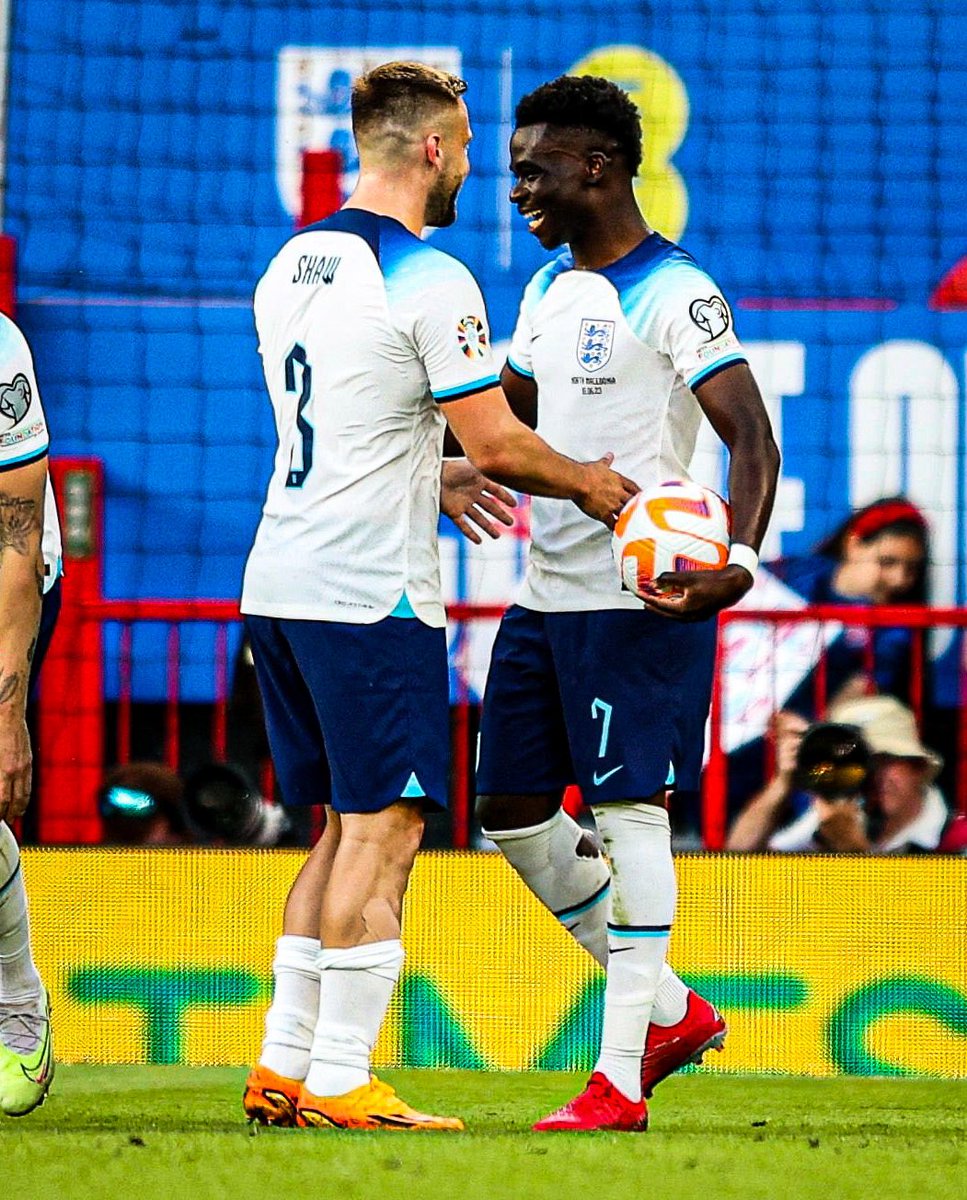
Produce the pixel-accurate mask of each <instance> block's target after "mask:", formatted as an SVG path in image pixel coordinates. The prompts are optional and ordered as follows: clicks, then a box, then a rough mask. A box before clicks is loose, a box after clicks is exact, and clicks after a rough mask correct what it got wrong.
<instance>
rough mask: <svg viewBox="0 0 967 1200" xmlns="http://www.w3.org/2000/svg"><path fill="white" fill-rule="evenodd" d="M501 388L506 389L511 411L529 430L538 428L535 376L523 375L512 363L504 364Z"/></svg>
mask: <svg viewBox="0 0 967 1200" xmlns="http://www.w3.org/2000/svg"><path fill="white" fill-rule="evenodd" d="M500 386H501V387H502V388H503V389H504V395H505V396H506V397H507V403H508V404H509V405H510V411H511V412H512V413H513V414H514V416H515V417H516V418H517V420H518V421H523V423H524V424H525V425H526V426H527V428H528V429H536V428H537V380H536V379H535V378H534V377H533V376H530V377H528V376H526V375H521V374H520V373H519V372H517V371H515V370H514V368H513V367H512V366H511V365H510V363H504V369H503V370H502V371H501V372H500Z"/></svg>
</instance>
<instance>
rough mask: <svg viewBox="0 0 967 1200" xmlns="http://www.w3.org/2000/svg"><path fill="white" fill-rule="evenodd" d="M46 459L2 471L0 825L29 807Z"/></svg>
mask: <svg viewBox="0 0 967 1200" xmlns="http://www.w3.org/2000/svg"><path fill="white" fill-rule="evenodd" d="M46 486H47V457H46V455H44V456H43V457H42V458H41V459H40V460H39V461H37V462H32V463H28V464H25V465H24V466H17V467H13V468H10V469H8V470H5V471H4V470H0V819H4V820H13V819H14V818H16V817H19V816H20V815H21V813H22V812H23V811H24V809H25V808H26V807H27V802H28V800H29V799H30V787H31V762H32V759H31V752H30V738H29V736H28V734H27V722H26V711H27V689H28V685H29V680H30V664H31V662H32V660H33V655H34V649H35V647H36V645H37V630H38V628H39V625H40V606H41V601H42V599H43V591H44V560H43V552H42V549H41V542H42V538H43V529H44V498H45V490H46Z"/></svg>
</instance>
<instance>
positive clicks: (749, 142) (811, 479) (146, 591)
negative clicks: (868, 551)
mask: <svg viewBox="0 0 967 1200" xmlns="http://www.w3.org/2000/svg"><path fill="white" fill-rule="evenodd" d="M613 43H626V44H629V45H634V46H639V47H642V48H644V49H646V50H648V51H650V52H652V53H653V54H655V55H658V56H660V57H661V58H662V59H664V60H665V61H666V62H667V63H668V64H670V65H671V66H672V67H673V68H674V70H675V72H677V74H678V76H679V77H680V78H681V80H682V82H683V84H684V87H685V91H686V93H687V97H688V102H689V106H690V112H691V115H690V119H689V124H688V128H687V131H686V133H685V136H684V140H683V142H682V145H681V146H680V148H679V149H678V151H677V152H676V153H675V155H674V164H675V166H676V168H677V170H678V171H679V172H680V173H681V175H682V177H683V179H684V182H685V186H686V188H687V192H688V201H689V218H688V222H687V225H686V227H685V229H684V232H683V234H682V236H681V241H682V242H683V244H684V245H685V246H686V247H687V248H688V249H689V250H690V251H691V252H692V253H693V254H694V255H695V256H696V257H697V258H698V259H699V260H700V261H701V262H702V263H703V264H705V265H706V266H707V268H708V269H709V270H710V272H711V273H712V274H713V275H714V276H715V277H716V279H717V280H718V282H719V284H720V285H721V287H722V288H723V290H724V292H725V294H726V295H727V296H728V297H729V298H730V299H731V300H732V302H733V305H734V306H735V307H736V320H737V326H738V330H739V333H740V336H741V337H742V338H743V339H744V340H746V341H762V342H769V341H777V340H786V339H789V340H793V341H798V342H801V343H803V344H804V345H805V348H806V359H805V364H806V366H805V388H804V392H803V394H802V395H801V396H799V397H797V398H796V400H795V403H794V404H793V403H788V404H785V405H784V412H783V450H784V455H785V471H786V474H787V475H790V476H793V477H795V478H797V479H801V480H802V481H803V488H804V509H803V525H802V529H801V530H799V531H795V530H793V531H789V532H786V533H784V534H783V538H782V543H781V545H782V550H783V552H784V553H795V552H798V551H802V550H805V549H806V548H807V547H808V546H809V545H811V544H812V543H813V542H814V541H815V540H816V539H817V538H818V537H819V536H821V535H822V534H823V533H824V532H826V531H827V530H828V529H829V528H830V527H831V526H832V525H833V524H835V523H836V522H837V521H838V520H839V519H840V518H841V517H842V516H843V515H845V513H846V511H848V508H849V506H850V502H851V499H852V498H855V497H851V493H850V482H849V480H850V470H849V424H848V414H849V379H850V375H851V372H852V369H853V367H854V365H855V364H856V362H857V361H858V360H859V359H860V357H861V356H862V355H863V354H865V353H866V352H867V351H869V350H870V349H871V348H872V347H875V346H877V345H879V344H881V343H883V342H885V341H887V340H889V339H892V338H903V339H915V340H919V341H924V342H926V343H928V344H930V345H932V346H934V347H937V348H938V350H939V351H940V352H941V353H942V354H943V355H944V356H945V357H946V360H947V362H948V363H949V365H950V368H951V369H952V371H953V372H954V375H955V377H956V381H957V396H956V397H955V399H954V400H953V403H955V404H956V405H957V408H958V416H957V422H956V430H957V432H956V435H955V436H954V437H953V438H952V440H951V444H950V445H949V447H945V449H947V450H949V454H950V456H951V458H952V459H953V460H954V461H955V464H956V469H955V476H956V479H955V483H954V484H953V485H952V486H951V487H948V489H947V491H948V494H947V495H945V496H942V497H933V498H931V497H930V496H927V495H924V494H915V498H916V499H917V500H918V501H919V502H920V503H923V504H925V505H927V506H928V507H929V506H930V505H931V504H933V505H935V506H940V507H941V510H942V512H943V513H946V514H947V517H946V519H947V520H948V522H949V521H950V520H953V521H955V523H956V528H957V538H956V545H957V547H958V548H959V547H962V546H963V544H964V537H963V524H962V514H963V496H964V485H963V461H964V452H963V441H964V420H963V396H964V347H965V345H967V314H963V313H960V314H945V313H939V312H936V311H933V310H931V308H930V307H929V298H930V295H931V293H932V291H933V289H934V288H935V287H936V285H937V283H938V282H939V280H940V279H941V278H942V276H943V275H944V274H945V273H946V272H947V271H948V270H950V268H952V267H953V266H954V264H955V263H956V262H957V261H958V260H960V259H961V258H962V257H963V256H964V255H965V254H967V186H965V170H964V166H963V130H964V124H965V118H967V67H965V64H964V60H963V48H964V46H965V45H967V6H964V5H963V4H959V3H958V4H952V3H942V2H939V0H935V2H930V0H921V2H920V3H910V2H908V0H857V2H855V3H854V2H847V0H831V2H830V3H827V4H825V5H822V6H821V5H820V4H819V3H818V2H816V0H721V2H720V3H718V4H709V3H701V2H699V0H666V2H665V3H663V4H661V5H654V6H653V5H649V4H641V3H627V4H623V5H621V6H618V7H617V8H614V9H612V8H611V7H610V6H603V5H593V4H590V3H586V4H579V3H565V4H564V5H563V6H562V5H560V4H559V3H558V2H557V0H527V3H524V4H520V3H515V4H510V3H509V2H507V0H498V2H496V3H487V4H483V3H480V2H479V0H466V2H464V3H462V4H460V5H452V4H449V3H448V4H442V3H437V2H436V0H429V2H426V3H423V4H421V5H420V6H419V7H417V6H416V5H409V4H405V5H404V4H401V3H394V2H390V0H384V2H382V3H381V2H377V0H374V2H371V3H365V4H364V3H358V4H355V5H353V4H347V3H345V2H343V0H336V2H335V3H330V4H328V5H326V6H322V5H320V4H318V3H313V4H310V3H301V2H294V0H286V2H285V3H281V2H279V3H272V2H260V3H255V2H254V0H250V2H248V3H245V2H239V0H236V2H231V0H223V2H221V3H201V2H194V0H180V2H178V0H170V2H167V3H160V2H156V3H152V2H144V3H133V2H121V0H18V3H17V4H15V5H14V16H13V26H12V30H11V58H10V85H9V140H8V152H7V193H6V210H5V218H4V227H5V230H6V231H7V232H10V233H13V234H14V235H15V236H17V237H18V239H19V242H20V268H19V269H20V288H19V297H20V304H21V308H20V313H19V315H20V320H21V323H22V324H23V326H24V328H25V330H26V332H27V334H28V337H29V338H30V339H31V342H32V344H33V346H34V348H35V353H36V357H37V360H38V375H39V379H40V384H41V388H42V392H43V395H44V400H45V404H46V407H47V410H48V416H49V420H50V423H51V426H52V430H53V434H54V438H55V443H56V449H57V452H59V453H61V454H96V455H98V456H100V457H101V458H103V459H104V461H105V464H106V470H107V492H108V494H107V507H106V521H107V531H106V532H107V537H106V545H107V556H106V563H105V569H106V576H105V591H106V594H107V595H109V596H118V597H130V596H211V597H233V596H236V595H237V594H238V591H239V584H240V577H241V569H242V565H243V562H244V556H245V553H246V551H247V549H248V546H249V544H250V540H251V537H252V533H253V531H254V527H255V524H256V522H257V519H258V512H259V506H260V503H261V498H262V493H263V489H264V483H265V480H266V478H267V475H268V471H269V469H270V464H271V453H272V447H273V431H272V423H271V416H270V411H269V407H268V403H267V401H266V400H265V399H264V396H263V392H262V386H261V379H260V367H259V361H258V357H257V354H256V350H255V339H254V335H253V329H252V323H251V317H250V310H249V301H250V297H251V293H252V289H253V286H254V283H255V281H256V280H257V278H258V276H259V275H260V273H261V272H262V270H263V269H264V267H265V265H266V263H267V262H268V260H269V258H270V257H271V256H272V254H273V253H274V251H275V249H276V248H277V247H278V245H279V244H280V242H281V241H282V240H283V239H284V238H285V237H286V236H287V235H288V234H289V233H290V231H291V229H292V220H291V217H290V215H289V214H288V213H287V212H286V211H285V209H284V207H283V203H282V200H281V197H280V193H279V188H278V185H277V179H276V163H275V155H276V137H277V113H276V86H277V68H278V59H279V52H280V50H281V49H282V48H283V47H285V46H291V45H300V46H308V47H312V46H322V47H347V48H350V47H351V48H356V47H367V46H368V47H372V48H378V47H380V46H413V47H420V46H423V45H430V46H454V47H457V48H458V49H459V51H460V53H461V56H462V70H463V73H464V75H465V76H466V78H467V79H468V81H469V83H470V91H469V93H468V101H469V103H470V106H471V112H472V116H473V119H474V123H475V129H476V135H477V137H476V140H475V142H474V147H473V160H474V175H473V176H472V178H471V180H470V182H469V183H468V185H467V187H466V189H465V193H464V196H463V199H462V202H461V215H460V222H459V224H458V225H457V226H456V227H455V228H454V229H452V230H448V231H444V232H442V233H440V234H438V235H437V237H438V238H439V244H440V245H441V246H443V247H445V248H447V249H450V250H452V251H453V252H454V253H456V254H457V255H459V256H460V257H462V258H463V259H465V260H466V261H467V262H468V263H469V264H470V265H471V267H472V269H473V270H474V272H475V273H476V275H477V277H478V278H479V280H480V282H481V285H482V287H483V290H484V294H485V296H486V297H487V300H488V304H489V307H490V316H491V322H492V325H493V331H494V336H495V338H498V339H499V338H503V337H506V336H508V335H509V333H510V331H511V328H512V324H513V320H514V315H515V313H516V307H517V303H518V299H519V294H520V290H521V287H522V285H523V283H524V281H525V280H526V278H527V277H528V276H529V274H530V273H531V272H532V271H533V270H534V269H536V267H537V266H538V265H539V264H540V262H541V261H542V260H543V253H542V251H541V250H540V247H539V246H538V245H537V243H536V242H535V241H534V239H533V238H531V237H530V236H529V235H528V234H527V232H526V229H525V228H524V226H523V223H522V222H520V221H518V220H515V221H514V222H513V224H512V226H511V229H512V233H511V234H510V235H509V236H510V242H509V244H508V243H507V241H506V239H507V237H508V235H507V233H506V232H503V233H502V228H503V226H502V218H501V217H500V215H499V213H500V209H499V205H500V203H502V200H501V199H500V197H502V196H503V195H504V194H505V192H506V187H507V184H508V176H507V174H506V146H505V137H506V125H503V126H502V125H501V121H502V118H503V119H504V120H506V116H507V112H506V100H507V96H506V89H507V87H508V86H510V88H511V92H512V95H513V98H514V99H516V98H518V97H519V96H520V95H521V94H522V93H523V92H524V91H526V90H529V89H530V88H532V87H534V86H536V85H537V84H538V83H539V82H541V81H543V80H544V79H547V78H550V77H552V76H554V75H555V74H558V73H560V72H562V71H566V70H568V69H570V68H571V67H573V66H574V64H575V63H577V62H578V61H579V60H581V59H582V58H583V57H584V56H586V55H587V54H588V53H589V52H590V51H592V50H594V49H596V48H600V47H604V46H608V45H610V44H613ZM511 63H512V75H510V74H509V73H508V71H509V68H510V64H511ZM502 88H503V89H504V92H502ZM502 238H503V241H502V240H501V239H502ZM776 301H782V302H787V305H786V306H787V307H788V304H790V303H791V304H792V305H793V306H795V305H796V304H799V303H802V302H807V309H808V311H776V310H775V309H774V308H769V307H768V304H769V303H770V302H772V303H775V302H776ZM815 301H823V303H824V304H825V305H826V307H827V311H817V305H816V304H815V303H812V302H815ZM857 301H859V302H860V307H861V308H863V309H865V310H866V311H860V312H857V311H855V302H857ZM763 302H765V303H766V305H767V307H766V308H765V309H763V307H762V305H763ZM921 474H922V472H921ZM917 475H918V473H917V471H916V470H914V471H913V472H912V473H911V475H910V478H911V479H912V480H913V482H914V486H912V487H911V490H912V491H913V492H914V493H916V492H917V486H915V480H916V478H917ZM904 478H906V476H904ZM944 570H945V571H948V573H949V574H950V584H949V587H948V589H947V590H948V591H949V593H950V595H951V596H955V597H956V598H957V599H958V600H960V601H963V600H964V599H965V589H964V579H963V556H962V553H961V552H960V551H959V550H958V553H957V562H956V563H954V562H951V563H949V564H947V565H946V566H945V567H944ZM199 653H200V658H201V660H203V659H204V657H205V653H206V651H205V647H204V646H202V647H200V650H199ZM148 657H150V656H144V660H143V662H142V664H141V665H140V666H139V672H140V675H139V679H138V688H139V691H140V692H141V693H142V694H149V693H150V692H151V691H152V689H153V688H154V687H155V683H154V682H153V678H154V676H153V675H151V672H152V671H154V668H153V667H150V666H148V665H145V664H147V659H148ZM157 658H158V662H159V663H160V658H161V656H160V653H159V654H158V655H157ZM159 679H160V676H159ZM206 679H207V676H206V675H205V673H204V672H202V673H199V674H198V675H197V677H195V678H194V679H193V681H189V686H190V687H192V688H194V690H195V692H196V693H197V694H198V695H204V694H206V690H207V689H208V687H209V684H208V683H207V682H206Z"/></svg>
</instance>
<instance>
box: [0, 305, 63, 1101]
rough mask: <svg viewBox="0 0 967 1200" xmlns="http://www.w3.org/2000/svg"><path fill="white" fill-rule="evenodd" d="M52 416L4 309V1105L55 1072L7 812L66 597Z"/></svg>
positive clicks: (20, 791)
mask: <svg viewBox="0 0 967 1200" xmlns="http://www.w3.org/2000/svg"><path fill="white" fill-rule="evenodd" d="M47 448H48V435H47V423H46V421H45V419H44V411H43V408H42V406H41V402H40V393H39V392H38V390H37V380H36V377H35V374H34V363H33V358H32V356H31V353H30V347H29V346H28V345H27V340H26V338H25V337H24V336H23V334H22V333H21V332H20V330H19V329H18V328H17V326H16V325H15V324H14V322H13V321H11V320H10V318H9V317H7V316H4V315H3V314H0V1111H2V1112H4V1113H6V1114H7V1115H8V1116H12V1117H21V1116H24V1115H25V1114H26V1113H29V1112H30V1111H31V1110H32V1109H35V1108H36V1107H37V1106H38V1105H39V1104H41V1103H42V1102H43V1100H44V1098H45V1097H46V1095H47V1091H48V1089H49V1087H50V1083H51V1080H52V1078H53V1075H54V1061H53V1051H52V1045H51V1035H50V1005H49V1001H48V998H47V992H46V990H45V988H44V985H43V983H42V982H41V979H40V975H39V974H38V973H37V968H36V966H35V965H34V960H33V956H32V954H31V949H30V927H29V922H28V918H27V896H26V892H25V891H24V882H23V875H22V873H21V869H20V851H19V849H18V846H17V841H16V838H15V837H14V835H13V832H12V830H11V828H10V825H9V822H11V821H15V820H16V819H17V818H18V817H20V816H22V815H23V813H24V810H25V809H26V807H27V803H28V801H29V800H30V791H31V781H32V779H31V776H32V754H31V748H30V737H29V734H28V732H27V722H26V709H27V699H28V697H29V695H30V693H31V690H32V685H33V682H34V681H35V679H36V676H37V672H38V670H39V669H40V665H41V662H42V661H43V658H44V654H45V653H46V650H47V646H48V644H49V642H50V637H51V634H52V633H53V630H54V623H55V622H56V619H57V612H58V610H59V607H60V584H59V578H60V573H61V541H60V528H59V525H58V521H57V510H56V507H55V504H54V494H53V490H52V489H51V485H50V479H49V477H48V472H47Z"/></svg>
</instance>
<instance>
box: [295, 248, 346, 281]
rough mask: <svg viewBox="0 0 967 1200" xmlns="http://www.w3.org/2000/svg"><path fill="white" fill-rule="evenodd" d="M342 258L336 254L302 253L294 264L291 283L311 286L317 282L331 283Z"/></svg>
mask: <svg viewBox="0 0 967 1200" xmlns="http://www.w3.org/2000/svg"><path fill="white" fill-rule="evenodd" d="M341 262H342V258H341V256H340V255H338V254H332V255H326V254H302V255H300V257H299V261H298V263H297V264H296V269H295V274H294V275H293V276H292V282H293V283H304V284H306V285H308V286H310V287H311V286H313V285H315V284H317V283H332V281H333V280H334V279H335V278H336V271H337V270H338V269H339V264H340V263H341Z"/></svg>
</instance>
